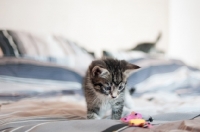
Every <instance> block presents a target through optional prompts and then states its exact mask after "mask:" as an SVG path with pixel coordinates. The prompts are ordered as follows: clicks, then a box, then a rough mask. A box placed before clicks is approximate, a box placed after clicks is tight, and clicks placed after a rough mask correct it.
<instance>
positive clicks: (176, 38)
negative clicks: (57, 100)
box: [0, 0, 200, 113]
mask: <svg viewBox="0 0 200 132" xmlns="http://www.w3.org/2000/svg"><path fill="white" fill-rule="evenodd" d="M199 38H200V1H199V0H123V1H122V0H109V1H108V0H95V1H94V0H17V1H13V0H0V56H1V59H0V91H1V92H0V93H1V98H2V99H5V100H19V99H22V98H25V97H26V98H27V97H28V98H29V97H32V96H37V97H38V96H41V95H42V96H41V97H46V96H50V95H52V94H53V95H54V94H55V93H58V94H57V95H62V94H67V95H71V94H76V95H77V94H78V95H80V97H81V96H82V94H81V84H82V79H83V77H84V74H85V72H86V69H87V67H88V65H89V64H90V63H91V61H92V60H94V59H97V58H101V57H103V56H109V57H113V58H118V59H125V60H127V61H129V62H131V63H134V64H137V65H139V66H141V67H142V68H141V69H140V70H138V71H136V72H135V73H133V74H132V75H131V76H130V78H129V83H128V88H129V89H131V88H134V89H135V93H132V96H133V97H135V100H136V101H135V102H136V105H137V106H138V107H137V109H138V110H139V111H144V112H145V111H149V110H152V113H159V112H161V113H162V112H166V110H169V111H174V108H177V109H176V110H178V109H179V110H180V111H188V110H194V111H195V110H200V107H198V106H197V102H199V99H200V98H199V93H200V70H199V68H200V57H199V56H200V52H199V51H200V39H199ZM14 86H15V88H13V87H14ZM5 88H6V89H5ZM44 95H45V96H44ZM185 96H187V98H185ZM188 96H190V98H189V99H188ZM5 97H6V98H5ZM183 97H184V98H183ZM72 98H73V97H72ZM138 99H139V100H138ZM141 100H142V101H143V103H141ZM174 100H176V101H177V103H175V102H174ZM195 101H196V102H195ZM137 102H138V103H137ZM191 102H192V103H191ZM140 104H141V107H140ZM163 104H171V106H170V107H169V106H168V105H165V106H163ZM180 104H183V105H182V106H180ZM144 105H145V107H144ZM155 106H156V108H155ZM188 108H190V109H188Z"/></svg>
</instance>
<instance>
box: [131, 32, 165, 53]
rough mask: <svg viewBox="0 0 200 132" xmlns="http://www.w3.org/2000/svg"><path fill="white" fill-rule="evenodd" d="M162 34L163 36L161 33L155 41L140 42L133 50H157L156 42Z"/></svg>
mask: <svg viewBox="0 0 200 132" xmlns="http://www.w3.org/2000/svg"><path fill="white" fill-rule="evenodd" d="M161 36H162V34H161V33H159V34H158V36H157V38H156V40H155V42H144V43H139V44H137V46H136V47H134V48H132V49H131V50H136V51H142V52H145V53H150V52H152V51H156V44H157V43H158V41H159V40H160V38H161ZM159 52H160V51H159Z"/></svg>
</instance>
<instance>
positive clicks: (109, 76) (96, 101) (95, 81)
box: [83, 58, 140, 119]
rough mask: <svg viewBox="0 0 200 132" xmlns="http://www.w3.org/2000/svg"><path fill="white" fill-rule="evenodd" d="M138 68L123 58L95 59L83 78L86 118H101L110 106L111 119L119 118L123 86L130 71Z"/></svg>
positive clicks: (122, 100)
mask: <svg viewBox="0 0 200 132" xmlns="http://www.w3.org/2000/svg"><path fill="white" fill-rule="evenodd" d="M138 68H140V67H139V66H136V65H133V64H130V63H128V62H126V61H125V60H116V59H111V58H107V59H102V60H95V61H93V62H92V63H91V65H90V66H89V68H88V70H87V73H86V77H85V80H84V86H83V89H84V93H85V98H86V103H87V118H88V119H102V117H103V116H104V115H105V112H106V111H107V110H108V109H110V108H111V110H112V115H111V119H120V118H121V115H122V111H123V107H124V100H125V98H124V96H125V93H126V92H125V91H126V90H125V87H126V83H127V77H128V75H129V74H130V72H131V71H133V70H135V69H138Z"/></svg>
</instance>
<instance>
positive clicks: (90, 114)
mask: <svg viewBox="0 0 200 132" xmlns="http://www.w3.org/2000/svg"><path fill="white" fill-rule="evenodd" d="M98 113H99V108H93V109H88V111H87V118H88V119H101V118H100V116H99V115H98Z"/></svg>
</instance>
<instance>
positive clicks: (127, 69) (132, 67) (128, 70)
mask: <svg viewBox="0 0 200 132" xmlns="http://www.w3.org/2000/svg"><path fill="white" fill-rule="evenodd" d="M139 68H140V67H139V66H137V65H134V64H131V63H127V64H126V67H125V71H124V74H125V75H126V76H127V77H128V76H129V75H130V74H131V73H132V72H133V71H134V70H136V69H139Z"/></svg>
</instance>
